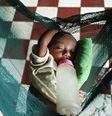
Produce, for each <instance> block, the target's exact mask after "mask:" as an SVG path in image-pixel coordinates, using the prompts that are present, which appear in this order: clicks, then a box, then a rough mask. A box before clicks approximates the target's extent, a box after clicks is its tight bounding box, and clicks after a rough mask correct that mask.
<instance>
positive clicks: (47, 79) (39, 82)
mask: <svg viewBox="0 0 112 116" xmlns="http://www.w3.org/2000/svg"><path fill="white" fill-rule="evenodd" d="M35 50H37V45H34V46H33V47H32V53H31V55H30V81H31V83H32V84H33V86H34V87H35V88H36V89H38V91H40V92H41V94H43V95H44V96H45V97H46V98H47V99H49V100H50V101H52V102H53V103H55V104H56V69H57V64H56V62H55V61H54V58H53V56H52V55H50V54H49V50H48V49H47V53H46V55H45V56H44V57H38V56H37V55H35V54H34V53H33V51H35Z"/></svg>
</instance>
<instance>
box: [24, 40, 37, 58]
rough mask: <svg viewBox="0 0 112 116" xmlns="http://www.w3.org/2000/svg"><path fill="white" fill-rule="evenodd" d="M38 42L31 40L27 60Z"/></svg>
mask: <svg viewBox="0 0 112 116" xmlns="http://www.w3.org/2000/svg"><path fill="white" fill-rule="evenodd" d="M37 42H38V40H30V43H29V48H28V52H27V57H26V60H29V56H30V54H31V50H32V46H33V45H34V44H37Z"/></svg>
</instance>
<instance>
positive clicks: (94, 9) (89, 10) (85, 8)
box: [81, 7, 105, 14]
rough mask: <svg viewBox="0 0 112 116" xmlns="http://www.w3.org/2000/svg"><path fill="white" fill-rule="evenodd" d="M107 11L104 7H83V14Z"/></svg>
mask: <svg viewBox="0 0 112 116" xmlns="http://www.w3.org/2000/svg"><path fill="white" fill-rule="evenodd" d="M103 10H105V9H104V7H81V14H85V13H90V12H99V11H103Z"/></svg>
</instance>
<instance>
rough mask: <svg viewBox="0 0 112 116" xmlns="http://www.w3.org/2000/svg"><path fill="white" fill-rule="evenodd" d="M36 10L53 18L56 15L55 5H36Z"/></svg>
mask: <svg viewBox="0 0 112 116" xmlns="http://www.w3.org/2000/svg"><path fill="white" fill-rule="evenodd" d="M36 12H37V13H38V14H40V15H42V16H45V17H48V18H53V17H57V12H58V8H57V7H37V9H36Z"/></svg>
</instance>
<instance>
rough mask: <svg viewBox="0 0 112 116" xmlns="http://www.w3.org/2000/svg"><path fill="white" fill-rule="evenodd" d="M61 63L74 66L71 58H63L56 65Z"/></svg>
mask: <svg viewBox="0 0 112 116" xmlns="http://www.w3.org/2000/svg"><path fill="white" fill-rule="evenodd" d="M61 64H69V65H71V66H72V67H74V65H73V63H72V61H71V60H68V59H64V60H61V61H60V62H59V64H58V67H59V66H60V65H61Z"/></svg>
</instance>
